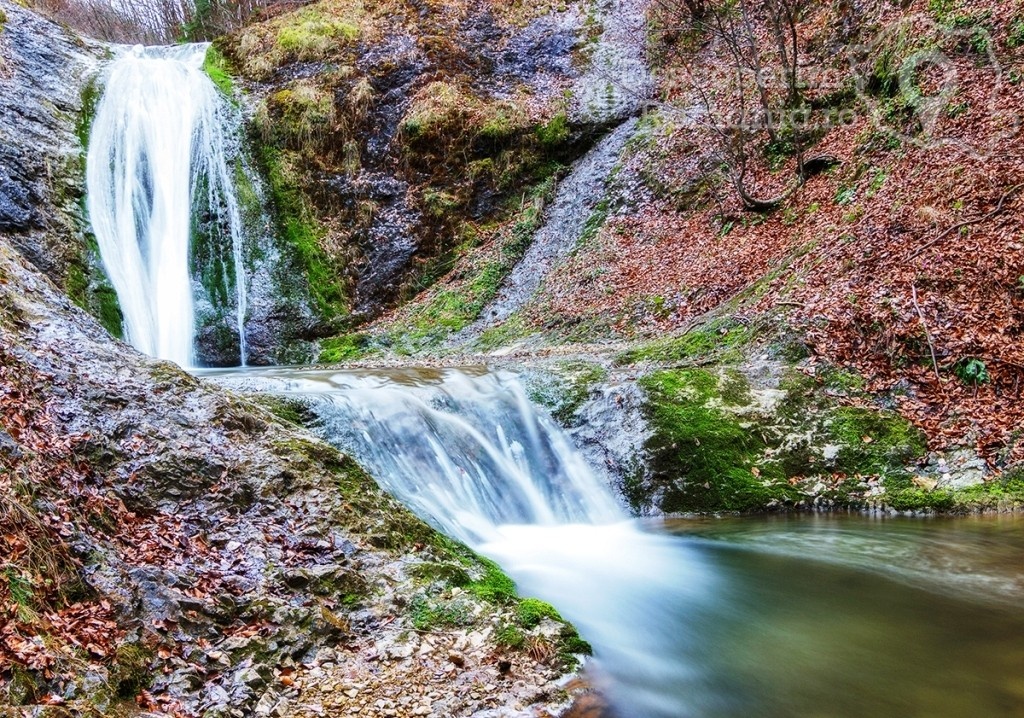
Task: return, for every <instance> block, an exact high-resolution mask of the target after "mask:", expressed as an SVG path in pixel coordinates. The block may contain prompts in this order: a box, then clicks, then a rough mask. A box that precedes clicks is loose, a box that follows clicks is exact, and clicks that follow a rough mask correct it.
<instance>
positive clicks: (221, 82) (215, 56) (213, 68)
mask: <svg viewBox="0 0 1024 718" xmlns="http://www.w3.org/2000/svg"><path fill="white" fill-rule="evenodd" d="M203 71H204V72H205V73H206V74H207V75H208V76H209V78H210V79H211V80H212V81H213V84H214V85H216V86H217V89H219V90H220V91H221V92H222V93H224V95H225V96H227V97H229V98H231V99H232V100H234V97H235V83H234V81H233V80H232V79H231V75H232V67H231V63H230V61H229V60H228V59H227V58H226V57H225V56H224V54H223V53H222V52H221V51H220V49H219V48H218V47H217V46H216V45H210V48H209V49H208V50H207V51H206V57H205V58H204V59H203Z"/></svg>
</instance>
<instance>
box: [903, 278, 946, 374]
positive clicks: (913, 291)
mask: <svg viewBox="0 0 1024 718" xmlns="http://www.w3.org/2000/svg"><path fill="white" fill-rule="evenodd" d="M910 294H911V297H912V298H913V300H914V309H916V310H917V316H918V318H919V319H920V320H921V327H922V328H923V329H924V336H925V339H927V340H928V351H929V352H931V355H932V368H933V369H935V378H936V379H938V380H939V381H940V382H941V381H942V377H941V376H939V362H938V361H937V360H936V359H935V345H934V344H933V343H932V334H931V332H929V331H928V322H926V321H925V320H924V312H922V311H921V305H920V304H918V303H917V286H916V285H915V284H914V283H913V282H911V283H910Z"/></svg>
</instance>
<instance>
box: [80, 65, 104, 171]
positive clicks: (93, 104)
mask: <svg viewBox="0 0 1024 718" xmlns="http://www.w3.org/2000/svg"><path fill="white" fill-rule="evenodd" d="M102 96H103V88H102V87H100V84H99V81H98V79H97V78H95V77H91V78H89V79H88V80H87V81H86V82H85V84H84V85H82V109H81V111H80V112H79V113H78V117H77V118H76V119H75V136H76V137H78V142H79V144H80V145H81V147H82V164H83V166H84V165H85V151H86V149H87V148H88V147H89V134H90V133H91V132H92V123H93V120H95V119H96V108H97V107H98V105H99V102H100V98H101V97H102Z"/></svg>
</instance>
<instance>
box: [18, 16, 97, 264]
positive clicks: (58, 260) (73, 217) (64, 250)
mask: <svg viewBox="0 0 1024 718" xmlns="http://www.w3.org/2000/svg"><path fill="white" fill-rule="evenodd" d="M0 11H2V12H3V13H4V14H5V15H6V16H7V22H6V23H5V24H4V29H3V33H2V35H0V56H2V57H3V58H4V60H3V68H4V69H3V70H0V234H5V233H6V234H8V235H9V236H10V241H11V242H12V243H13V244H14V246H15V247H17V248H18V250H19V251H21V252H22V254H23V255H24V256H25V257H26V258H27V259H28V260H29V261H30V262H32V263H33V264H34V265H35V266H36V267H37V268H39V269H40V270H42V271H44V272H46V273H47V274H48V275H49V276H50V278H51V279H53V280H55V281H57V282H58V283H62V281H63V279H64V277H65V275H66V272H67V270H68V267H69V266H70V265H71V264H73V263H80V262H81V261H82V256H83V254H84V253H85V252H86V242H85V228H86V222H85V218H84V216H83V213H82V209H81V205H80V202H79V200H80V198H81V196H82V189H83V187H84V176H83V164H82V162H81V155H82V153H83V148H82V147H81V144H80V142H79V140H78V137H77V136H76V134H75V128H76V120H77V117H78V113H80V112H81V111H82V109H83V99H82V98H83V90H84V88H85V86H86V84H87V82H88V81H89V80H90V78H92V77H93V76H94V75H95V74H96V72H97V70H98V67H99V60H100V58H101V57H102V55H103V52H104V50H103V48H102V46H101V45H99V44H98V43H91V42H89V41H85V40H82V39H80V38H78V37H76V36H75V35H74V34H73V33H71V32H70V31H68V30H65V29H62V28H59V27H58V26H56V25H54V24H53V23H50V22H48V21H46V20H44V19H43V18H41V17H39V16H38V15H35V14H34V13H32V12H30V11H28V10H26V9H25V8H23V7H21V6H20V5H18V4H15V3H12V2H9V0H0Z"/></svg>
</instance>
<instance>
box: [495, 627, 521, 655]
mask: <svg viewBox="0 0 1024 718" xmlns="http://www.w3.org/2000/svg"><path fill="white" fill-rule="evenodd" d="M494 642H495V643H496V644H497V645H498V646H499V647H501V648H511V649H514V650H518V649H520V648H523V647H524V646H525V645H526V636H525V634H523V632H522V630H520V629H519V628H518V627H516V626H512V625H510V624H507V623H506V624H504V625H502V626H499V627H498V629H497V630H496V631H495V632H494Z"/></svg>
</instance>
